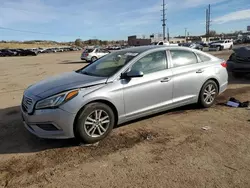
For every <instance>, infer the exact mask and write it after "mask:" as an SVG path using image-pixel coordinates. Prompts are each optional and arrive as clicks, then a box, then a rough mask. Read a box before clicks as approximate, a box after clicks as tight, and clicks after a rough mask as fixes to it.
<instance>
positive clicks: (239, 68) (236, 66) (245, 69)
mask: <svg viewBox="0 0 250 188" xmlns="http://www.w3.org/2000/svg"><path fill="white" fill-rule="evenodd" d="M227 70H228V72H239V73H240V72H242V73H250V62H247V63H236V62H234V61H227Z"/></svg>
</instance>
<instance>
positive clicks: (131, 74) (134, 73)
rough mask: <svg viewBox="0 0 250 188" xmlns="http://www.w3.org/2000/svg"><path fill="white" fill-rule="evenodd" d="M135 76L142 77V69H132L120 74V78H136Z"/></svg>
mask: <svg viewBox="0 0 250 188" xmlns="http://www.w3.org/2000/svg"><path fill="white" fill-rule="evenodd" d="M136 77H143V72H142V71H136V70H132V71H129V72H125V73H123V74H122V75H121V78H125V79H126V78H136Z"/></svg>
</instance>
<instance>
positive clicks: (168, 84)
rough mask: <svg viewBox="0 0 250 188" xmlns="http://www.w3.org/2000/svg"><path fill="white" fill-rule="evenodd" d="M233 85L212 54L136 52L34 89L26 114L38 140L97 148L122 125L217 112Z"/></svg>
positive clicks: (26, 122) (165, 49) (28, 94)
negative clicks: (198, 110)
mask: <svg viewBox="0 0 250 188" xmlns="http://www.w3.org/2000/svg"><path fill="white" fill-rule="evenodd" d="M87 52H89V51H87ZM87 52H86V53H87ZM92 52H93V51H91V52H90V53H92ZM227 84H228V74H227V70H226V62H225V61H224V60H222V59H219V58H217V57H214V56H212V55H210V54H207V53H204V52H202V51H199V50H195V49H191V48H186V47H185V48H184V47H167V46H144V47H134V48H128V49H124V50H119V51H115V52H112V53H110V54H107V55H106V56H104V57H102V58H101V59H98V60H96V61H95V62H93V63H91V64H89V65H87V66H85V67H83V68H81V69H79V70H77V71H72V72H68V73H64V74H61V75H58V76H55V77H52V78H49V79H46V80H43V81H41V82H38V83H36V84H33V85H31V86H30V87H28V88H27V89H26V90H25V91H24V96H23V99H22V104H21V112H22V117H23V122H24V125H25V127H26V128H27V129H28V130H29V131H30V132H31V133H33V134H35V135H37V136H38V137H42V138H72V137H76V138H78V139H79V140H80V141H82V142H84V143H94V142H98V141H100V140H102V139H103V138H105V137H106V136H107V135H108V134H109V133H110V132H111V130H112V129H113V127H114V126H116V125H117V124H121V123H124V122H127V121H131V120H134V119H137V118H140V117H144V116H148V115H150V114H154V113H158V112H162V111H165V110H169V109H173V108H177V107H180V106H183V105H188V104H192V103H199V104H200V105H201V106H202V107H204V108H208V107H211V106H212V105H213V104H214V102H215V98H216V97H217V95H219V94H221V93H222V92H224V91H225V90H226V88H227Z"/></svg>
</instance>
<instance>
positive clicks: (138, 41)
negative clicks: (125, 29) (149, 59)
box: [128, 35, 151, 46]
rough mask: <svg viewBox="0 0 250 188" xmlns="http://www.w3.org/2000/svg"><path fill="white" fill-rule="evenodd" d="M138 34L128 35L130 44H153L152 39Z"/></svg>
mask: <svg viewBox="0 0 250 188" xmlns="http://www.w3.org/2000/svg"><path fill="white" fill-rule="evenodd" d="M137 37H138V36H136V35H133V36H129V37H128V45H129V46H146V45H150V44H151V39H146V37H145V38H137Z"/></svg>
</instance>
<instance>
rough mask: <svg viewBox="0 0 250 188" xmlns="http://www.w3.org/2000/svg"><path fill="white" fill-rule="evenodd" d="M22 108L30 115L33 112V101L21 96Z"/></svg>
mask: <svg viewBox="0 0 250 188" xmlns="http://www.w3.org/2000/svg"><path fill="white" fill-rule="evenodd" d="M22 108H23V111H24V112H28V113H31V112H32V110H33V100H32V99H31V98H29V97H26V96H23V100H22Z"/></svg>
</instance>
